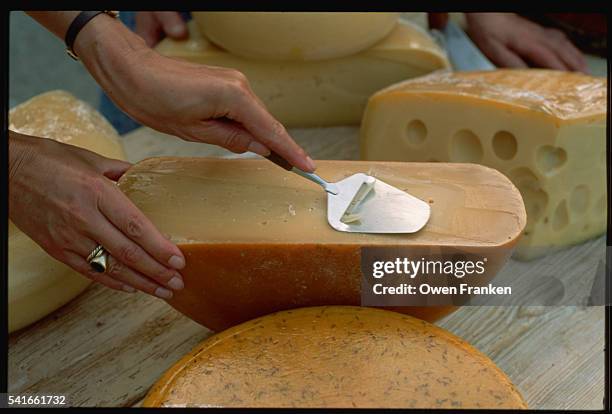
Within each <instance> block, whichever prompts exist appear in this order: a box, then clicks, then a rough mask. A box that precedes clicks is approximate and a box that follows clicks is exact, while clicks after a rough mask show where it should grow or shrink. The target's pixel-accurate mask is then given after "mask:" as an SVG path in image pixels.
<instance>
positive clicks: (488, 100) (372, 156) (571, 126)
mask: <svg viewBox="0 0 612 414" xmlns="http://www.w3.org/2000/svg"><path fill="white" fill-rule="evenodd" d="M606 89H607V82H606V79H604V78H596V77H591V76H587V75H583V74H579V73H568V72H558V71H551V70H539V69H528V70H510V69H507V70H497V71H489V72H464V73H461V72H456V73H453V74H432V75H429V76H425V77H422V78H419V79H414V80H410V81H406V82H402V83H399V84H397V85H394V86H391V87H389V88H386V89H384V90H382V91H380V92H378V93H377V94H375V95H373V96H372V97H371V98H370V101H369V103H368V108H367V110H366V113H365V115H364V120H363V123H362V127H361V156H362V158H363V159H366V160H393V161H452V162H464V163H466V162H473V163H480V164H484V165H487V166H489V167H493V168H495V169H497V170H499V171H501V172H502V173H504V174H506V175H507V176H508V177H509V178H510V179H511V180H512V181H513V182H514V184H515V185H516V186H517V187H518V188H519V190H520V191H521V194H522V195H523V199H524V201H525V206H526V209H527V226H526V228H525V232H524V233H525V234H524V237H522V239H521V242H520V244H519V246H518V248H517V251H516V254H515V256H516V257H517V258H519V259H532V258H535V257H538V256H541V255H542V254H545V253H547V252H549V251H551V250H555V249H558V248H560V247H563V246H568V245H572V244H575V243H579V242H582V241H584V240H587V239H589V238H592V237H594V236H598V235H600V234H602V233H603V232H604V231H605V228H606V189H605V185H606V143H605V141H606V138H605V137H606Z"/></svg>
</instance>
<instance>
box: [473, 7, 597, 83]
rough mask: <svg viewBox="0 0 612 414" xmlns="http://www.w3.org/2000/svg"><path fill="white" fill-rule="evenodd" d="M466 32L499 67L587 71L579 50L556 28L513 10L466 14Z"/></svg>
mask: <svg viewBox="0 0 612 414" xmlns="http://www.w3.org/2000/svg"><path fill="white" fill-rule="evenodd" d="M465 17H466V23H467V33H468V35H469V36H470V38H471V39H472V40H473V41H474V43H476V44H477V45H478V47H479V48H480V50H482V52H483V53H484V54H485V55H486V56H487V57H488V58H489V59H491V61H492V62H493V63H494V64H495V65H497V66H502V67H512V68H526V67H528V66H529V64H531V65H533V66H538V67H543V68H551V69H558V70H569V71H581V72H585V73H587V72H588V68H587V65H586V60H585V58H584V56H583V55H582V53H581V52H580V50H578V49H577V48H576V47H575V46H574V45H573V44H572V42H570V41H569V40H568V38H567V37H566V36H565V34H564V33H563V32H562V31H560V30H557V29H552V28H546V27H542V26H540V25H538V24H536V23H533V22H530V21H529V20H527V19H524V18H522V17H520V16H517V15H516V14H513V13H466V14H465Z"/></svg>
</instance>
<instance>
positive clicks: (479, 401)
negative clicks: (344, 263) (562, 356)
mask: <svg viewBox="0 0 612 414" xmlns="http://www.w3.org/2000/svg"><path fill="white" fill-rule="evenodd" d="M143 406H145V407H185V406H188V407H211V406H212V407H301V408H302V407H303V408H305V407H321V408H322V407H325V408H332V407H333V408H345V407H350V408H455V409H461V408H463V409H465V408H515V409H517V408H527V405H526V403H525V401H524V400H523V398H522V396H521V395H520V393H519V391H518V390H517V389H516V387H515V386H514V385H513V384H512V383H511V381H510V380H509V379H508V377H507V376H506V375H505V374H504V373H503V372H502V371H501V370H500V369H499V368H498V367H497V366H496V365H495V364H494V363H493V362H492V361H491V360H490V359H489V358H487V357H486V356H485V355H483V354H482V353H480V352H479V351H478V350H476V349H475V348H474V347H472V346H470V345H469V344H468V343H467V342H465V341H463V340H461V339H460V338H458V337H456V336H454V335H452V334H451V333H449V332H447V331H445V330H443V329H441V328H438V327H436V326H434V325H431V324H429V323H427V322H425V321H422V320H419V319H416V318H412V317H410V316H406V315H401V314H398V313H395V312H390V311H383V310H380V309H371V308H359V307H341V306H332V307H314V308H302V309H296V310H293V311H284V312H279V313H275V314H272V315H268V316H264V317H262V318H258V319H255V320H251V321H248V322H246V323H243V324H241V325H238V326H235V327H233V328H231V329H228V330H226V331H224V332H221V333H219V334H217V335H214V336H212V337H210V338H208V339H206V340H205V341H204V342H202V343H201V344H200V345H198V346H197V347H195V348H194V350H193V351H191V352H190V353H189V354H187V355H186V356H185V357H183V358H182V359H181V360H180V361H178V362H177V363H176V364H175V365H174V366H173V367H172V368H170V369H169V370H168V371H167V372H166V373H165V374H164V375H163V376H162V378H160V379H159V380H158V381H157V383H156V384H155V385H154V386H153V388H152V389H151V390H150V392H149V394H148V395H147V397H146V398H145V400H144V402H143Z"/></svg>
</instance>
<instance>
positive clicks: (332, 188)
mask: <svg viewBox="0 0 612 414" xmlns="http://www.w3.org/2000/svg"><path fill="white" fill-rule="evenodd" d="M266 158H267V159H268V160H270V161H272V162H273V163H274V164H276V165H278V166H279V167H281V168H284V169H285V170H287V171H290V172H292V173H295V174H297V175H299V176H301V177H304V178H306V179H307V180H310V181H312V182H313V183H316V184H319V185H320V186H321V187H323V189H324V190H325V191H327V192H328V193H329V194H333V195H336V194H338V191H339V190H338V186H337V185H336V184H335V183H328V182H327V181H325V180H324V179H322V178H321V177H319V176H318V175H316V174H315V173H309V172H306V171H302V170H300V169H299V168H298V167H294V166H293V165H291V164H290V163H289V161H287V160H286V159H284V158H283V157H281V156H280V155H278V154H277V153H276V152H274V151H270V155H268V156H267V157H266Z"/></svg>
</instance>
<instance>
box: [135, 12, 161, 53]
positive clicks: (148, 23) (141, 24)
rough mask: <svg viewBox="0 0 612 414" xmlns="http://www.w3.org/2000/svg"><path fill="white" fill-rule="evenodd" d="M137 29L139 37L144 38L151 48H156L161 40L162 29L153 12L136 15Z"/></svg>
mask: <svg viewBox="0 0 612 414" xmlns="http://www.w3.org/2000/svg"><path fill="white" fill-rule="evenodd" d="M135 20H136V29H135V32H136V34H137V35H139V36H140V37H142V38H143V39H144V41H145V43H146V44H147V46H149V47H153V46H155V45H156V44H157V43H158V42H159V40H160V39H161V35H162V33H161V27H160V24H159V22H158V21H157V19H156V18H155V16H154V15H153V13H152V12H144V11H141V12H137V13H136V19H135Z"/></svg>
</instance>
